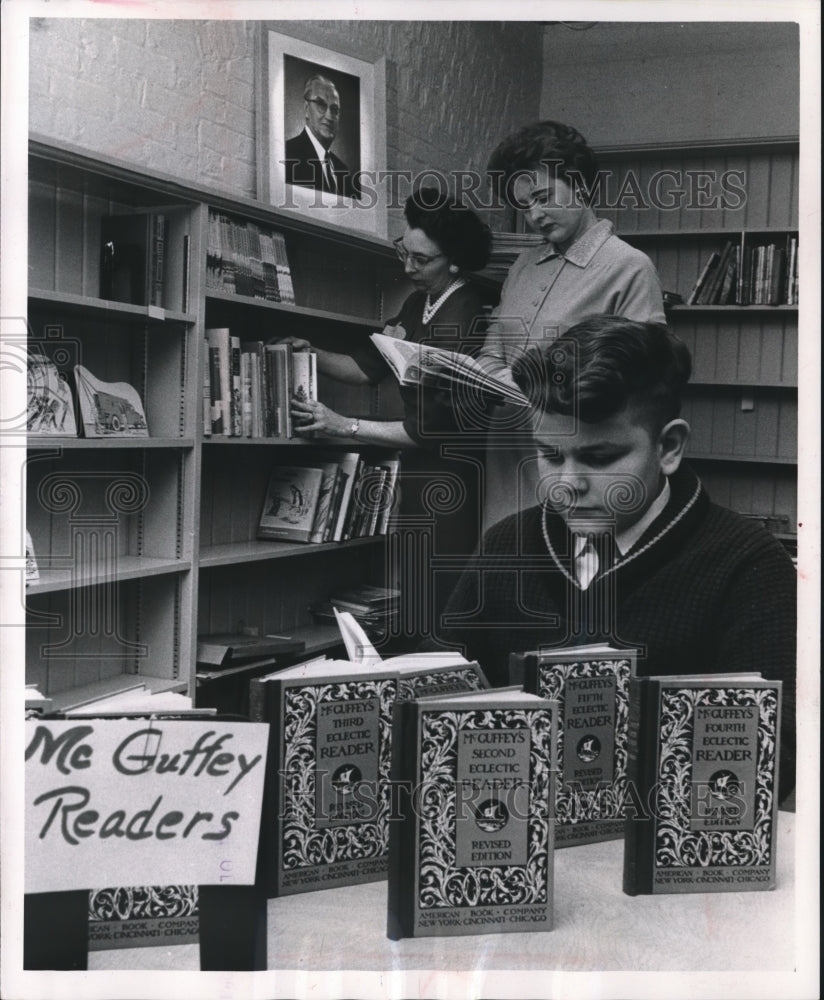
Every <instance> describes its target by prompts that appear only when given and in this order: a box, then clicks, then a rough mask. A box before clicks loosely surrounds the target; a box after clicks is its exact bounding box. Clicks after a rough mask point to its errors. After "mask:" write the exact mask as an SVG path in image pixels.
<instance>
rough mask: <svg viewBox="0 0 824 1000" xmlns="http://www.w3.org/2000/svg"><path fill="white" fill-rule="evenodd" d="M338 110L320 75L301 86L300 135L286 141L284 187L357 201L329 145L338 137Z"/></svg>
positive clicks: (346, 169)
mask: <svg viewBox="0 0 824 1000" xmlns="http://www.w3.org/2000/svg"><path fill="white" fill-rule="evenodd" d="M340 114H341V106H340V96H339V94H338V91H337V88H336V87H335V85H334V83H332V81H331V80H329V79H327V78H326V77H325V76H321V75H320V74H315V75H314V76H310V77H309V78H308V79H307V81H306V83H305V84H304V86H303V116H304V119H305V120H306V126H305V128H304V129H303V131H302V132H301V133H300V134H299V135H296V136H293V137H292V138H291V139H287V140H286V151H285V157H284V161H283V162H284V166H285V168H286V183H287V184H297V185H298V186H300V187H310V188H314V189H315V190H316V191H325V192H326V193H327V194H336V195H342V196H343V197H344V198H360V187H359V186H358V185H357V183H356V182H355V181H354V179H353V177H352V173H351V171H350V170H349V167H348V166H347V165H346V164H345V163H344V162H343V160H342V159H341V158H340V157H339V156H336V155H335V154H334V153H333V152H332V150H331V146H332V143H333V142H334V141H335V137H336V136H337V134H338V124H339V122H340Z"/></svg>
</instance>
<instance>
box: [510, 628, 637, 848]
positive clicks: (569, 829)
mask: <svg viewBox="0 0 824 1000" xmlns="http://www.w3.org/2000/svg"><path fill="white" fill-rule="evenodd" d="M636 656H637V652H636V650H634V649H622V650H618V649H613V648H612V647H611V646H605V645H603V646H581V647H578V648H571V649H554V650H545V651H540V652H531V653H512V654H511V655H510V683H523V685H524V688H525V689H526V690H527V691H531V692H533V693H534V694H537V695H539V696H540V697H542V698H550V699H552V700H554V701H557V702H558V733H557V739H558V747H557V755H558V781H557V784H556V787H555V846H556V847H568V846H570V845H572V844H589V843H594V842H595V841H600V840H614V839H616V838H618V837H623V835H624V803H625V800H626V783H627V753H628V748H627V720H628V716H629V682H630V678H631V677H633V676H634V674H635V664H636Z"/></svg>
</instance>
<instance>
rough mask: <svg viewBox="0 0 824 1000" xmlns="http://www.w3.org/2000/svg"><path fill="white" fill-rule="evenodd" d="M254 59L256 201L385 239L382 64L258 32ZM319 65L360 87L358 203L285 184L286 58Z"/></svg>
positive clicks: (382, 59)
mask: <svg viewBox="0 0 824 1000" xmlns="http://www.w3.org/2000/svg"><path fill="white" fill-rule="evenodd" d="M258 49H259V51H258V59H257V81H256V94H257V128H256V135H257V156H256V161H257V196H258V199H259V200H260V201H263V202H265V203H266V204H269V205H271V206H272V207H273V208H276V209H277V210H278V211H284V212H296V213H299V214H300V215H302V216H303V217H304V218H305V217H306V216H307V215H308V216H312V217H314V218H313V221H315V222H322V223H326V224H330V225H334V226H341V227H344V228H347V229H356V230H360V231H364V232H368V233H371V234H373V235H375V236H379V237H382V238H384V239H385V238H386V237H387V232H388V230H387V224H388V221H387V210H386V199H385V196H384V193H383V190H382V189H383V182H382V180H381V174H382V173H385V171H386V58H385V57H384V56H381V57H379V58H377V59H375V60H374V61H369V60H366V59H362V58H358V57H356V56H354V55H349V54H346V53H343V52H336V51H334V50H332V49H327V48H324V47H323V46H320V45H314V44H312V43H311V42H304V41H302V40H300V39H298V38H293V37H291V36H290V35H283V34H280V33H279V32H277V31H273V30H271V29H269V28H267V27H265V26H262V29H261V33H260V42H259V46H258ZM287 56H291V57H293V58H295V59H302V60H304V61H306V62H311V63H317V64H319V65H321V66H325V67H328V68H329V69H330V70H332V71H337V72H340V73H346V74H349V75H350V76H355V77H357V78H358V80H359V83H360V92H361V93H360V108H359V111H360V116H359V126H360V135H359V138H360V171H361V175H362V178H363V188H364V196H363V197H362V199H361V200H360V201H356V200H354V199H352V198H344V197H343V196H341V195H335V194H329V193H326V192H322V191H317V190H315V189H313V188H308V187H299V186H297V185H294V184H287V183H286V179H285V175H284V170H283V161H284V159H285V144H286V135H285V131H286V129H285V122H284V116H283V113H282V109H283V107H284V97H285V80H284V77H285V72H284V67H285V58H286V57H287Z"/></svg>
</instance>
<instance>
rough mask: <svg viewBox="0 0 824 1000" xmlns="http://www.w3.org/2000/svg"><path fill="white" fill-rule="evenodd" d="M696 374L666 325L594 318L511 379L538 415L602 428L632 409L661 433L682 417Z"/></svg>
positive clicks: (539, 352) (535, 354)
mask: <svg viewBox="0 0 824 1000" xmlns="http://www.w3.org/2000/svg"><path fill="white" fill-rule="evenodd" d="M691 369H692V362H691V359H690V352H689V349H688V348H687V345H686V344H685V343H684V342H683V341H682V340H679V339H678V337H676V336H674V334H672V333H670V331H669V330H668V329H667V328H666V327H665V326H660V325H659V324H657V323H636V322H635V321H634V320H629V319H623V318H622V317H620V316H592V317H590V318H589V319H585V320H583V321H582V322H580V323H576V324H575V326H572V327H570V328H569V329H568V330H567V331H566V333H564V334H562V336H560V337H559V338H558V339H557V340H552V341H547V342H546V343H544V344H541V345H540V347H534V348H532V349H531V350H529V351H527V352H526V353H525V354H524V355H523V356H522V357H521V358H519V359H518V360H517V361H516V362H515V364H514V366H513V368H512V376H513V378H514V379H515V382H516V383H517V384H518V386H519V387H520V388H521V390H522V391H523V392H524V394H525V395H526V396H527V397H528V398H529V400H530V402H531V403H532V405H533V406H534V407H535V408H536V409H540V410H543V411H545V412H548V413H562V414H566V415H571V414H575V415H577V416H578V418H579V419H580V420H583V421H584V422H585V423H598V422H600V421H601V420H606V419H608V418H609V417H611V416H613V415H614V414H616V413H620V412H621V411H622V410H624V409H625V408H626V407H627V406H632V407H634V408H635V409H636V410H637V411H638V412H639V420H641V421H643V422H644V423H645V424H646V425H647V426H648V427H649V428H650V430H651V432H652V433H653V435H657V434H658V432H659V431H660V430H661V428H662V427H663V426H664V425H665V424H668V423H669V422H670V420H675V418H676V417H677V416H678V415H679V414H680V412H681V394H682V391H683V389H684V386H685V385H686V384H687V382H688V381H689V377H690V373H691Z"/></svg>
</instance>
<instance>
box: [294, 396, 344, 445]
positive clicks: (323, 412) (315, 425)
mask: <svg viewBox="0 0 824 1000" xmlns="http://www.w3.org/2000/svg"><path fill="white" fill-rule="evenodd" d="M291 410H292V420H293V422H294V429H295V433H296V434H312V433H318V434H329V435H330V436H332V437H348V436H349V433H350V431H351V429H352V423H353V421H352V420H351V418H349V417H344V416H341V414H340V413H335V411H334V410H330V409H329V407H328V406H324V405H323V403H319V402H318V401H317V400H315V399H299V398H298V397H297V396H293V397H292V404H291Z"/></svg>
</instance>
